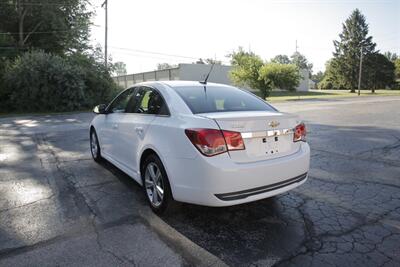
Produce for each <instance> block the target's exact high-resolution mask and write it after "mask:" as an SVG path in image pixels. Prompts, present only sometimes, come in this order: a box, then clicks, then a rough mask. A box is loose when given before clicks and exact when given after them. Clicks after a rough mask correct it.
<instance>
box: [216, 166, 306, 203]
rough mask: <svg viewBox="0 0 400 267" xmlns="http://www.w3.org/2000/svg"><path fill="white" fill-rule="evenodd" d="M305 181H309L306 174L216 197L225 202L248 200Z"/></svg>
mask: <svg viewBox="0 0 400 267" xmlns="http://www.w3.org/2000/svg"><path fill="white" fill-rule="evenodd" d="M305 179H307V173H304V174H302V175H299V176H297V177H294V178H291V179H288V180H285V181H282V182H278V183H274V184H270V185H265V186H260V187H257V188H252V189H247V190H242V191H236V192H231V193H224V194H216V195H215V196H216V197H217V198H219V199H220V200H224V201H230V200H237V199H244V198H248V197H250V196H254V195H259V194H263V193H266V192H270V191H275V190H278V189H281V188H285V187H287V186H289V185H292V184H296V183H300V182H302V181H303V180H305Z"/></svg>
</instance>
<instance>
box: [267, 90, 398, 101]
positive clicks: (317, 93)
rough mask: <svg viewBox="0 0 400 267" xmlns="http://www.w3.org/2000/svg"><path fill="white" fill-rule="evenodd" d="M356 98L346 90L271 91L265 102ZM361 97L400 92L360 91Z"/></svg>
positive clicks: (389, 94) (355, 94)
mask: <svg viewBox="0 0 400 267" xmlns="http://www.w3.org/2000/svg"><path fill="white" fill-rule="evenodd" d="M356 96H358V94H357V92H356V93H350V91H348V90H310V91H308V92H289V91H272V92H271V95H270V96H269V97H267V100H268V101H271V102H274V101H295V100H303V99H326V98H339V97H356ZM361 96H400V90H375V93H371V90H361Z"/></svg>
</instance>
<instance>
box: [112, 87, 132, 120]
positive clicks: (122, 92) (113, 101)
mask: <svg viewBox="0 0 400 267" xmlns="http://www.w3.org/2000/svg"><path fill="white" fill-rule="evenodd" d="M128 90H133V91H134V90H135V87H129V88H127V89H125V90H122V91H121V92H120V93H119V94H118V95H117V96H116V97H114V99H113V100H111V102H110V103H109V104H108V105H107V107H106V113H107V114H110V113H114V112H112V111H111V110H110V108H111V106H112V105H113V104H114V103H115V101H117V100H118V98H119V97H120V96H121V95H122V94H124V93H125V92H126V91H128ZM124 113H125V112H120V113H118V114H124ZM115 114H117V113H115Z"/></svg>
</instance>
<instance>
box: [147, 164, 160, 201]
mask: <svg viewBox="0 0 400 267" xmlns="http://www.w3.org/2000/svg"><path fill="white" fill-rule="evenodd" d="M144 182H145V187H146V193H147V197H148V198H149V200H150V202H151V204H152V205H154V206H155V207H158V206H160V205H161V204H162V202H163V198H164V183H163V179H162V174H161V171H160V169H159V168H158V166H157V165H156V164H155V163H153V162H150V163H149V164H148V165H147V167H146V172H145V176H144Z"/></svg>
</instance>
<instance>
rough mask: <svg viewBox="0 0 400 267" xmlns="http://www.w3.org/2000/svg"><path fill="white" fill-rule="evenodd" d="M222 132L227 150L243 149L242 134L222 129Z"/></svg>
mask: <svg viewBox="0 0 400 267" xmlns="http://www.w3.org/2000/svg"><path fill="white" fill-rule="evenodd" d="M222 134H223V135H224V138H225V142H226V146H227V147H228V150H230V151H231V150H243V149H244V142H243V138H242V135H241V134H240V133H238V132H232V131H224V130H222Z"/></svg>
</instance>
